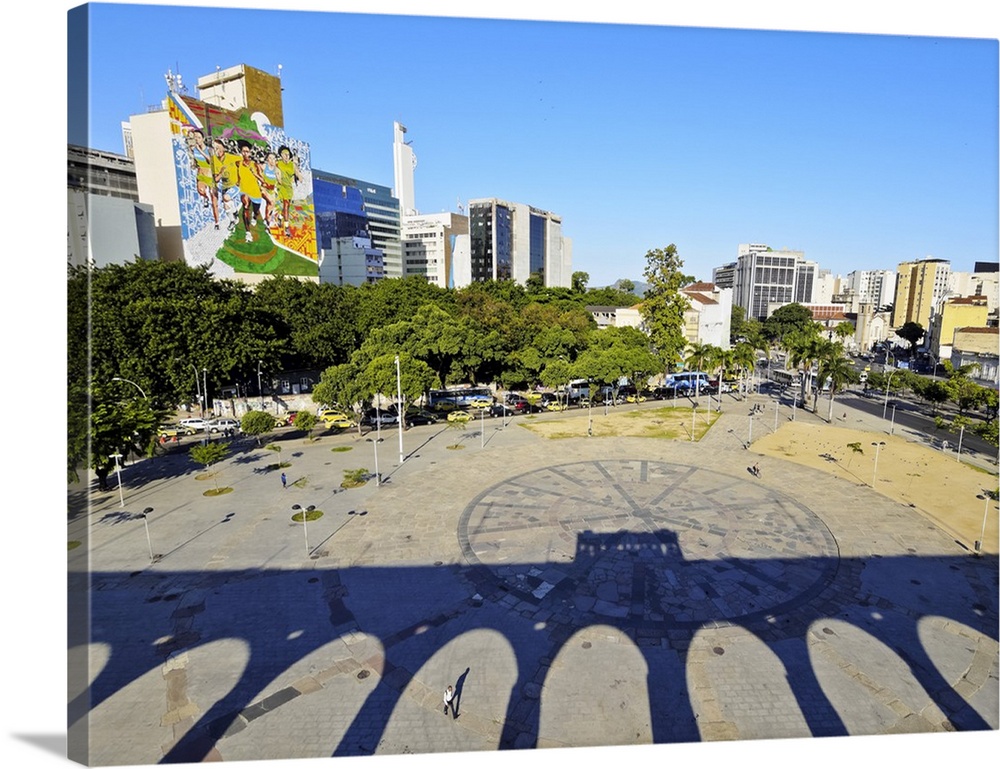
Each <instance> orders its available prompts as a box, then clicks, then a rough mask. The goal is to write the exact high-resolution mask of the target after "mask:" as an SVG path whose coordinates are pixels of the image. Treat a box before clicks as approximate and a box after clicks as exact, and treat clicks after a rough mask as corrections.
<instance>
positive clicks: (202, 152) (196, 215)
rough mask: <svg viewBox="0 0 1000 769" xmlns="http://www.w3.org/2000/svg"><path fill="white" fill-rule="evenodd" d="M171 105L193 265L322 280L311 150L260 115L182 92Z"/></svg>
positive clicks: (188, 255)
mask: <svg viewBox="0 0 1000 769" xmlns="http://www.w3.org/2000/svg"><path fill="white" fill-rule="evenodd" d="M167 104H168V108H169V111H170V128H171V141H172V143H173V153H174V166H175V168H176V170H177V193H178V199H179V201H180V209H181V210H180V214H181V237H182V239H183V241H184V255H185V259H186V260H187V262H188V264H191V265H201V264H211V265H212V266H213V272H216V273H220V272H221V273H223V274H225V273H228V272H230V271H231V272H232V273H234V274H235V273H243V274H246V273H254V274H260V275H296V276H309V277H315V276H317V274H318V265H319V256H318V253H317V247H316V217H315V213H314V209H313V197H312V170H311V167H310V160H309V145H308V144H307V143H305V142H303V141H300V140H298V139H293V138H291V137H288V136H286V135H285V132H284V131H283V130H282V129H281V128H279V127H277V126H273V125H270V124H269V123H268V122H266V118H265V117H264V116H263V115H261V114H260V113H255V114H254V115H250V114H248V113H246V112H241V113H238V114H234V113H229V112H226V111H224V110H220V109H217V108H214V107H209V106H208V105H205V104H204V103H202V102H197V101H196V100H192V99H188V98H186V97H182V96H179V95H177V94H175V93H168V95H167ZM220 263H221V264H220ZM222 265H225V267H223V266H222Z"/></svg>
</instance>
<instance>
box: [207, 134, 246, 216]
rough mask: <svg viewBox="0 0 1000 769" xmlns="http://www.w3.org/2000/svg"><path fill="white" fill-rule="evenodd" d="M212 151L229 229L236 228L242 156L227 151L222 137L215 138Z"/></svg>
mask: <svg viewBox="0 0 1000 769" xmlns="http://www.w3.org/2000/svg"><path fill="white" fill-rule="evenodd" d="M212 152H213V154H214V155H215V157H214V158H213V159H212V168H213V169H214V173H213V178H214V179H215V184H216V186H217V187H218V190H219V191H218V196H219V200H221V201H222V209H223V211H225V212H226V214H227V215H228V216H229V231H230V232H232V231H233V230H235V229H236V222H237V221H238V220H237V218H236V213H237V210H238V205H237V201H238V200H239V194H240V188H239V174H238V172H237V167H238V165H239V162H240V156H239V155H234V154H232V153H231V152H227V151H226V145H225V144H224V143H223V141H222V139H215V140H214V141H213V142H212Z"/></svg>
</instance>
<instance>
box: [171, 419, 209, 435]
mask: <svg viewBox="0 0 1000 769" xmlns="http://www.w3.org/2000/svg"><path fill="white" fill-rule="evenodd" d="M177 424H179V425H180V426H181V427H190V428H191V429H192V430H194V431H195V432H198V431H199V430H204V429H206V428H207V427H208V420H207V419H202V418H201V417H185V418H184V419H182V420H180V421H179V422H178V423H177Z"/></svg>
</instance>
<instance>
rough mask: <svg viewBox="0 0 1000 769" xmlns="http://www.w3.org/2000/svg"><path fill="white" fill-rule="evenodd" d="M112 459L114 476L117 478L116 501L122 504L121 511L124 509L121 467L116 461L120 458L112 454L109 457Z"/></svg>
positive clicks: (116, 454) (119, 455)
mask: <svg viewBox="0 0 1000 769" xmlns="http://www.w3.org/2000/svg"><path fill="white" fill-rule="evenodd" d="M111 457H112V459H114V460H115V475H116V476H117V477H118V499H119V500H120V501H121V503H122V510H124V509H125V494H124V492H123V491H122V471H121V467H120V466H119V465H118V460H119V459H121V458H122V455H121V454H118V453H114V454H112V455H111Z"/></svg>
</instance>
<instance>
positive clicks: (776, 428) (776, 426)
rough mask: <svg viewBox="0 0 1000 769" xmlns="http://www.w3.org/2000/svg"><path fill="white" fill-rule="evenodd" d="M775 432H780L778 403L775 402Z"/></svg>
mask: <svg viewBox="0 0 1000 769" xmlns="http://www.w3.org/2000/svg"><path fill="white" fill-rule="evenodd" d="M774 431H775V432H778V401H777V400H775V401H774Z"/></svg>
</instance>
